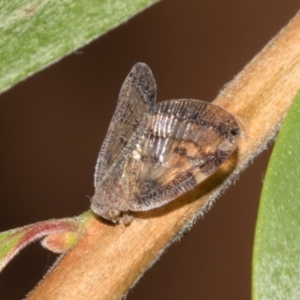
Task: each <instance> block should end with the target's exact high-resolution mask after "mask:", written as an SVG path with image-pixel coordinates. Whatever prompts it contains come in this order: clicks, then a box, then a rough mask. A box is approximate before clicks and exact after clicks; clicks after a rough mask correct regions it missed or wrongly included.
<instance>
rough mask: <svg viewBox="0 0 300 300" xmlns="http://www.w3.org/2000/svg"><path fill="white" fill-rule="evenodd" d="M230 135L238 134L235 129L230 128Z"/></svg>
mask: <svg viewBox="0 0 300 300" xmlns="http://www.w3.org/2000/svg"><path fill="white" fill-rule="evenodd" d="M230 133H231V135H233V136H236V135H237V134H238V132H237V130H235V129H232V130H230Z"/></svg>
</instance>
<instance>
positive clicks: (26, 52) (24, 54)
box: [0, 0, 158, 92]
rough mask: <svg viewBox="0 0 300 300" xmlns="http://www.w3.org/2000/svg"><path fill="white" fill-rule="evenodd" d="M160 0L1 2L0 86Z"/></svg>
mask: <svg viewBox="0 0 300 300" xmlns="http://www.w3.org/2000/svg"><path fill="white" fill-rule="evenodd" d="M157 1H158V0H88V1H87V0H59V1H52V0H22V1H20V0H10V1H2V2H1V4H0V36H1V39H0V49H1V50H0V92H1V91H4V90H6V89H8V88H9V87H11V86H12V85H14V84H16V83H17V82H19V81H20V80H22V79H25V78H26V77H28V76H29V75H31V74H33V73H35V72H37V71H39V70H41V69H43V68H45V67H46V66H48V65H50V64H51V63H53V62H55V61H57V60H59V59H60V58H62V57H63V56H65V55H67V54H69V53H70V52H72V51H74V50H75V49H77V48H79V47H82V46H83V45H85V44H87V43H88V42H90V41H92V40H93V39H95V38H97V37H98V36H100V35H101V34H104V33H105V32H107V31H108V30H110V29H112V28H114V27H116V26H117V25H119V24H120V23H121V22H124V21H125V20H127V19H128V18H130V17H132V16H133V15H135V14H136V13H138V12H139V11H141V10H143V9H144V8H146V7H147V6H149V5H150V4H152V3H154V2H157Z"/></svg>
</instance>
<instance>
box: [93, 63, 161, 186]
mask: <svg viewBox="0 0 300 300" xmlns="http://www.w3.org/2000/svg"><path fill="white" fill-rule="evenodd" d="M155 100H156V83H155V79H154V77H153V75H152V72H151V70H150V69H149V67H148V66H147V65H145V64H143V63H137V64H135V65H134V66H133V68H132V69H131V71H130V73H129V74H128V76H127V77H126V79H125V81H124V83H123V85H122V88H121V91H120V94H119V99H118V104H117V108H116V111H115V113H114V115H113V118H112V121H111V123H110V125H109V128H108V131H107V134H106V137H105V140H104V142H103V144H102V147H101V150H100V153H99V156H98V160H97V164H96V167H95V169H96V170H95V175H94V176H95V177H94V185H95V187H97V184H98V183H99V181H100V180H101V178H102V177H103V175H104V174H105V173H106V172H107V169H108V168H109V167H110V166H111V165H112V163H113V162H114V161H115V160H116V158H117V157H118V155H119V154H120V152H121V151H122V149H123V148H124V147H125V146H126V144H127V142H128V141H129V140H130V137H131V135H132V134H133V133H134V132H135V130H136V128H137V127H138V125H139V124H140V122H141V120H142V118H143V117H144V115H145V113H146V112H147V111H149V110H150V109H151V107H152V106H153V105H154V103H155Z"/></svg>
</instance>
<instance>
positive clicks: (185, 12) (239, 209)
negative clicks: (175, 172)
mask: <svg viewBox="0 0 300 300" xmlns="http://www.w3.org/2000/svg"><path fill="white" fill-rule="evenodd" d="M298 7H299V1H296V0H285V1H282V0H272V1H271V0H260V1H246V0H243V1H233V0H230V1H211V0H202V1H197V0H184V1H183V0H164V1H161V2H160V3H158V4H156V5H154V6H152V7H150V8H149V9H147V10H145V11H144V12H142V13H141V14H139V15H138V16H136V17H134V18H133V19H131V20H129V21H128V22H126V23H124V24H123V25H121V26H119V27H118V28H116V29H114V30H112V31H111V32H109V33H108V34H106V35H105V36H103V37H101V38H99V39H98V40H96V41H94V42H93V43H91V44H90V45H88V46H86V47H84V48H82V49H80V50H78V51H76V52H75V53H73V54H72V55H69V56H68V57H67V58H64V59H63V60H61V61H60V62H58V63H56V64H55V65H53V66H51V67H49V68H47V69H45V70H44V71H42V72H39V73H38V74H36V75H34V76H32V77H31V78H29V79H27V80H26V81H24V82H22V83H21V84H18V85H17V86H15V87H14V88H12V89H11V90H9V91H7V92H6V93H4V94H2V95H1V97H0V140H1V147H0V178H1V181H0V190H1V194H0V231H4V230H8V229H12V228H16V227H19V226H24V225H28V224H31V223H34V222H38V221H42V220H47V219H52V218H63V217H72V216H76V215H78V214H81V213H82V212H83V211H85V210H87V209H88V208H89V204H90V203H89V198H88V197H90V196H92V195H93V192H94V187H93V173H94V165H95V163H96V159H97V155H98V152H99V149H100V146H101V143H102V141H103V139H104V136H105V133H106V130H107V127H108V125H109V122H110V119H111V117H112V114H113V111H114V109H115V106H116V101H117V96H118V93H119V89H120V87H121V84H122V82H123V80H124V79H125V77H126V75H127V73H128V72H129V70H130V68H131V67H132V66H133V64H134V63H136V62H138V61H142V62H145V63H147V64H148V65H149V66H150V67H151V69H152V71H153V73H154V76H155V78H156V81H157V85H158V99H159V100H166V99H176V98H195V99H201V100H207V101H212V100H213V99H214V98H215V97H216V96H217V94H218V93H219V91H220V90H221V89H222V88H223V87H224V85H225V84H226V83H227V82H229V81H230V80H232V79H233V77H234V76H235V75H236V74H237V73H238V72H239V71H240V70H241V69H242V68H243V67H244V66H245V65H246V64H247V63H248V62H249V61H250V60H251V59H252V58H253V57H254V55H255V54H257V53H258V52H259V51H260V50H261V49H262V48H263V47H264V46H265V45H266V43H267V42H268V41H269V40H270V39H271V38H272V37H274V36H275V35H276V34H277V33H278V32H279V30H280V29H281V28H282V27H283V26H284V25H285V24H287V22H288V21H289V20H290V19H291V18H292V17H293V15H294V14H295V13H296V11H297V10H298ZM270 67H272V66H270ZM270 148H271V147H270ZM270 148H269V150H268V151H265V152H263V153H262V154H261V155H260V156H259V157H258V158H257V159H255V161H254V163H253V164H252V165H251V166H250V167H249V168H248V169H247V170H246V171H245V172H244V173H243V174H242V175H241V176H240V179H239V181H238V182H237V183H236V184H235V185H234V186H233V187H231V188H230V189H229V190H227V192H226V193H225V194H224V195H223V196H222V197H221V198H220V199H219V200H218V201H217V202H216V203H215V205H214V207H213V208H212V209H211V210H210V211H209V213H207V214H206V215H205V216H204V218H203V219H201V220H199V221H198V222H197V224H196V225H195V226H194V228H193V229H192V230H191V231H190V233H189V234H187V235H185V236H184V238H182V239H181V240H180V242H178V243H176V244H174V245H172V247H170V248H169V249H168V250H167V251H166V253H165V254H164V255H163V256H162V257H161V259H160V260H159V261H158V262H157V263H156V264H155V265H154V266H153V267H152V268H151V269H150V270H149V271H148V272H147V273H146V274H145V276H144V277H143V278H142V279H141V280H140V281H139V282H138V284H137V285H136V286H135V287H134V288H133V289H132V290H131V291H130V292H129V294H128V297H127V299H129V300H136V299H172V300H173V299H174V300H176V299H190V300H193V299H212V300H214V299H218V300H219V299H228V300H229V299H230V300H235V299H236V300H240V299H250V298H251V255H252V247H253V238H254V230H255V222H256V217H257V209H258V201H259V196H260V191H261V186H262V182H263V178H264V174H265V171H266V166H267V162H268V159H269V155H270ZM56 258H57V256H55V255H54V254H51V253H49V252H48V251H46V250H45V249H43V248H42V247H41V246H40V245H39V243H38V242H36V243H34V244H32V245H30V246H29V247H28V248H26V249H25V250H23V251H22V252H21V254H20V255H18V256H17V257H16V258H15V259H14V260H13V261H12V262H11V263H10V264H9V265H8V266H7V267H6V268H5V269H4V271H3V272H2V273H1V275H0V297H1V299H22V298H24V296H25V295H26V294H27V293H28V292H29V291H30V290H31V289H32V288H33V287H34V286H35V285H36V284H37V282H38V281H39V280H40V279H41V278H42V277H43V275H44V274H45V273H46V272H47V270H49V268H50V267H51V265H52V264H53V262H54V261H55V260H56Z"/></svg>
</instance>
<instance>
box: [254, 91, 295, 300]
mask: <svg viewBox="0 0 300 300" xmlns="http://www.w3.org/2000/svg"><path fill="white" fill-rule="evenodd" d="M252 293H253V299H255V300H260V299H272V300H276V299H278V300H279V299H280V300H282V299H289V300H292V299H300V93H299V92H298V95H297V97H296V100H295V102H294V103H293V105H292V107H291V109H290V111H289V113H288V115H287V117H286V119H285V121H284V124H283V126H282V129H281V131H280V133H279V136H278V139H277V141H276V144H275V147H274V150H273V153H272V156H271V158H270V162H269V166H268V169H267V173H266V177H265V181H264V186H263V190H262V194H261V202H260V208H259V215H258V221H257V227H256V233H255V245H254V257H253V290H252Z"/></svg>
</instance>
